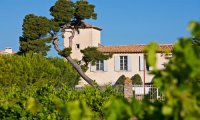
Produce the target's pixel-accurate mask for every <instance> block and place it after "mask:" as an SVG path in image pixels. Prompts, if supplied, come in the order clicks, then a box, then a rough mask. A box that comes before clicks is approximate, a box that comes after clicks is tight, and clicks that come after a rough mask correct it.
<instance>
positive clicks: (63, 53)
mask: <svg viewBox="0 0 200 120" xmlns="http://www.w3.org/2000/svg"><path fill="white" fill-rule="evenodd" d="M71 51H72V49H71V48H64V49H63V50H62V51H60V52H59V53H58V54H59V55H61V56H63V57H68V56H69V55H70V54H71V53H72V52H71Z"/></svg>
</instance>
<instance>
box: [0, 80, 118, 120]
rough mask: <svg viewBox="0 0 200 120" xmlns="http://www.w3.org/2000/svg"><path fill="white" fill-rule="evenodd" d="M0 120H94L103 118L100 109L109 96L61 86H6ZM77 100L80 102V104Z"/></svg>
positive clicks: (111, 93) (0, 91)
mask: <svg viewBox="0 0 200 120" xmlns="http://www.w3.org/2000/svg"><path fill="white" fill-rule="evenodd" d="M0 95H1V98H0V101H1V102H0V119H1V120H4V119H31V120H32V119H41V120H43V119H45V120H46V119H48V120H59V119H62V120H63V119H72V120H76V119H78V118H79V119H95V118H96V119H98V118H102V117H103V116H104V112H103V106H104V105H105V103H106V102H107V101H108V100H110V99H111V98H112V97H113V96H119V95H118V94H117V93H116V92H115V91H114V90H113V89H111V88H110V87H107V88H106V89H105V91H104V92H101V91H99V90H98V89H93V88H91V87H86V88H84V89H83V90H81V91H76V90H74V89H72V88H69V87H67V86H66V85H64V84H62V85H61V86H60V87H59V88H55V87H54V86H52V85H50V84H46V85H45V86H43V87H40V88H38V87H34V86H28V87H27V88H26V89H21V88H20V87H19V86H16V85H10V86H8V87H1V89H0ZM80 100H81V101H80Z"/></svg>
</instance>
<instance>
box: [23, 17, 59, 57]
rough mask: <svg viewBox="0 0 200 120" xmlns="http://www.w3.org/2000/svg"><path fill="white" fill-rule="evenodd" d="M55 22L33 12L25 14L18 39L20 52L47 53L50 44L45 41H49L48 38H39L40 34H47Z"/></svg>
mask: <svg viewBox="0 0 200 120" xmlns="http://www.w3.org/2000/svg"><path fill="white" fill-rule="evenodd" d="M54 24H55V23H53V22H52V21H49V20H48V19H47V18H46V17H41V16H36V15H34V14H29V15H26V16H25V18H24V22H23V25H22V27H23V28H22V30H23V35H22V36H21V37H20V38H19V39H20V41H19V42H20V48H19V50H20V52H19V53H20V54H25V53H29V52H33V53H41V54H42V55H44V56H45V55H47V51H49V49H50V46H49V45H47V44H46V43H48V42H50V41H51V37H49V38H45V39H43V38H41V37H42V35H44V34H47V33H48V32H49V31H50V30H51V29H54V30H56V29H55V27H53V25H54Z"/></svg>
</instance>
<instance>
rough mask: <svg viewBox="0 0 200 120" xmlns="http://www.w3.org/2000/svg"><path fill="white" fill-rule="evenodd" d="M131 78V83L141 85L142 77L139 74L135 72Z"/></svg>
mask: <svg viewBox="0 0 200 120" xmlns="http://www.w3.org/2000/svg"><path fill="white" fill-rule="evenodd" d="M131 80H132V84H133V85H142V78H141V77H140V75H139V74H135V75H134V76H133V77H131Z"/></svg>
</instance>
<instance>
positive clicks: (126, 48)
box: [98, 44, 173, 53]
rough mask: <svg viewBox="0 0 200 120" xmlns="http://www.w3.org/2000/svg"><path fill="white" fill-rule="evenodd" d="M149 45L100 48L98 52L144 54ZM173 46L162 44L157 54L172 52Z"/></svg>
mask: <svg viewBox="0 0 200 120" xmlns="http://www.w3.org/2000/svg"><path fill="white" fill-rule="evenodd" d="M146 46H147V45H143V44H139V45H124V46H99V47H98V50H99V51H101V52H104V53H143V52H144V49H145V48H146ZM172 50H173V44H160V45H159V47H158V50H157V52H165V51H172Z"/></svg>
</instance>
